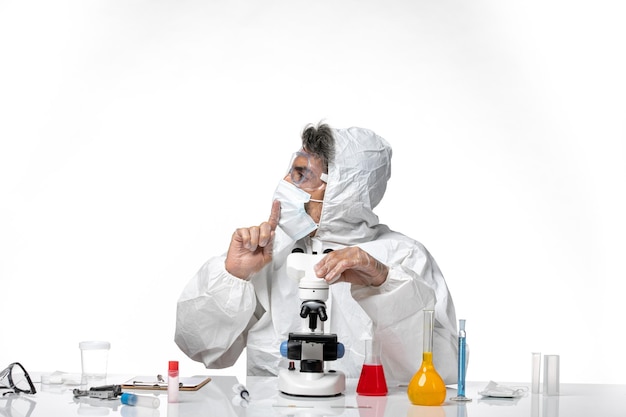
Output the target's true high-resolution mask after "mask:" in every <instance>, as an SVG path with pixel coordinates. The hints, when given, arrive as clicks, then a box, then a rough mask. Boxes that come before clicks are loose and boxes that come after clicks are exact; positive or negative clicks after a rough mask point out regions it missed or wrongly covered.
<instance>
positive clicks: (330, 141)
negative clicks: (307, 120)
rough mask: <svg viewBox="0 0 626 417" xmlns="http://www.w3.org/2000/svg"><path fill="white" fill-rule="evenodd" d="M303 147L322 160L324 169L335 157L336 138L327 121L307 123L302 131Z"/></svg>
mask: <svg viewBox="0 0 626 417" xmlns="http://www.w3.org/2000/svg"><path fill="white" fill-rule="evenodd" d="M302 148H304V150H305V151H307V152H309V153H312V154H313V155H315V156H317V157H318V158H320V159H321V160H322V163H323V165H324V171H325V172H328V164H329V162H331V161H332V160H333V158H334V157H335V138H334V136H333V131H332V129H331V128H330V126H328V125H327V124H325V123H321V122H320V123H319V124H318V125H317V126H315V125H313V124H309V125H307V126H306V127H305V128H304V130H303V131H302Z"/></svg>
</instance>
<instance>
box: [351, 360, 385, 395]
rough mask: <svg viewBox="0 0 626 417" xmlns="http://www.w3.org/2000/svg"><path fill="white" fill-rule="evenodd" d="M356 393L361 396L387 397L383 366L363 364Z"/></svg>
mask: <svg viewBox="0 0 626 417" xmlns="http://www.w3.org/2000/svg"><path fill="white" fill-rule="evenodd" d="M356 392H357V394H361V395H387V381H386V380H385V372H384V371H383V366H382V365H366V364H363V368H362V369H361V377H360V378H359V384H358V385H357V387H356Z"/></svg>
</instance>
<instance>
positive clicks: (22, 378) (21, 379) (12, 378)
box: [0, 362, 37, 396]
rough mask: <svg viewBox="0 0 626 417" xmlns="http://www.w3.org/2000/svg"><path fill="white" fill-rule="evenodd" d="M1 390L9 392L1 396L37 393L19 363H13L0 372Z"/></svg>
mask: <svg viewBox="0 0 626 417" xmlns="http://www.w3.org/2000/svg"><path fill="white" fill-rule="evenodd" d="M5 381H6V382H5ZM2 388H8V389H10V390H11V391H8V392H4V393H2V395H3V396H4V395H7V394H13V393H15V394H19V393H24V394H35V393H36V392H37V390H36V389H35V385H33V381H32V380H31V379H30V376H29V375H28V372H26V369H24V367H23V366H22V364H20V363H19V362H13V363H12V364H10V365H9V366H7V367H6V368H4V369H3V370H2V371H0V389H2Z"/></svg>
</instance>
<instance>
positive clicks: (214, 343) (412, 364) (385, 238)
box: [175, 124, 457, 384]
mask: <svg viewBox="0 0 626 417" xmlns="http://www.w3.org/2000/svg"><path fill="white" fill-rule="evenodd" d="M391 155H392V151H391V147H390V146H389V144H388V143H387V142H386V141H385V140H384V139H383V138H381V137H380V136H378V135H376V134H375V133H374V132H372V131H369V130H366V129H361V128H349V129H333V128H330V127H329V126H328V125H325V124H321V125H318V126H312V125H310V126H308V127H307V128H306V129H305V130H304V132H303V134H302V148H301V149H300V150H299V151H298V152H296V153H295V154H294V155H293V157H292V163H291V168H290V169H289V172H288V173H287V175H286V176H285V178H284V179H283V180H281V181H280V182H279V186H278V187H277V189H276V193H275V196H274V201H273V203H272V209H271V214H270V216H269V219H268V220H267V221H266V222H263V223H261V224H260V225H259V226H254V227H248V228H240V229H237V230H236V231H235V232H234V233H233V236H232V239H231V243H230V247H229V248H228V252H227V253H226V255H223V256H218V257H214V258H212V259H210V260H209V261H207V263H206V264H204V265H203V266H202V268H201V269H200V270H199V271H198V273H197V274H196V275H195V276H194V277H193V279H192V280H191V281H190V282H189V284H188V285H187V286H186V288H185V289H184V291H183V293H182V294H181V296H180V299H179V301H178V309H177V320H176V336H175V340H176V343H177V344H178V346H179V347H180V348H181V350H183V352H185V353H186V354H187V355H188V356H189V357H190V358H191V359H193V360H196V361H200V362H203V363H204V364H205V366H207V367H208V368H224V367H228V366H232V365H233V364H234V363H235V361H236V360H237V358H238V357H239V355H240V354H241V352H242V351H243V349H244V348H247V354H248V374H249V375H277V374H278V370H279V369H280V368H281V367H287V359H285V358H282V357H281V356H280V344H281V342H283V341H285V340H287V338H288V335H289V333H290V332H298V331H302V318H300V315H299V312H300V303H301V300H300V299H299V296H298V283H297V282H296V281H295V280H293V279H291V278H289V277H287V274H286V267H285V260H286V258H287V256H288V255H289V254H290V253H291V252H292V251H294V249H296V250H298V251H303V252H306V253H317V254H323V253H326V255H325V256H324V257H323V258H322V260H321V261H320V262H319V263H318V264H317V265H316V266H315V272H316V274H317V276H318V277H320V279H325V280H326V281H327V282H328V283H330V284H332V285H330V295H329V298H328V300H327V301H326V306H327V311H328V317H329V318H328V321H327V323H328V322H330V325H328V324H326V325H325V326H326V332H329V333H335V334H337V337H338V339H339V341H340V342H342V343H343V344H344V346H345V354H344V357H343V358H341V359H338V360H337V361H334V362H332V363H331V367H332V368H333V369H337V370H341V371H343V372H344V373H345V374H346V376H347V377H353V378H358V376H359V373H360V371H361V368H362V365H363V359H364V352H363V351H364V346H365V342H364V339H366V338H372V337H373V338H375V339H376V340H377V341H379V342H380V343H381V358H382V364H383V368H384V370H385V375H386V378H387V380H388V381H396V382H403V383H408V382H409V380H410V379H411V377H412V376H413V374H414V373H415V372H416V371H417V369H418V367H419V365H420V363H421V361H422V347H423V338H422V327H423V310H424V309H434V310H435V330H434V347H433V354H434V360H435V368H436V369H437V371H438V372H439V374H440V375H441V377H442V378H443V379H444V381H445V382H446V383H448V384H449V383H455V382H456V376H457V375H456V370H457V366H456V361H457V339H456V317H455V311H454V305H453V302H452V299H451V297H450V294H449V291H448V288H447V286H446V283H445V281H444V278H443V276H442V274H441V272H440V270H439V267H438V266H437V264H436V262H435V260H434V259H433V258H432V256H431V255H430V253H429V252H428V251H427V250H426V249H425V248H424V246H423V245H422V244H420V243H419V242H417V241H415V240H413V239H410V238H409V237H407V236H404V235H402V234H400V233H398V232H394V231H392V230H390V229H389V228H388V227H387V226H385V225H383V224H380V223H379V221H378V217H377V216H376V215H375V214H374V212H373V209H374V208H375V207H376V205H377V204H378V203H379V202H380V200H381V199H382V197H383V195H384V193H385V189H386V186H387V180H388V179H389V177H390V175H391ZM303 207H304V210H303Z"/></svg>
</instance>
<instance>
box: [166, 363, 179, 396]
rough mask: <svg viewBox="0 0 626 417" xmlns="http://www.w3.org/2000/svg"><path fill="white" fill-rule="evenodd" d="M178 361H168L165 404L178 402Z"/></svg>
mask: <svg viewBox="0 0 626 417" xmlns="http://www.w3.org/2000/svg"><path fill="white" fill-rule="evenodd" d="M178 390H179V386H178V361H170V362H169V366H168V369H167V402H168V403H177V402H178Z"/></svg>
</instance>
